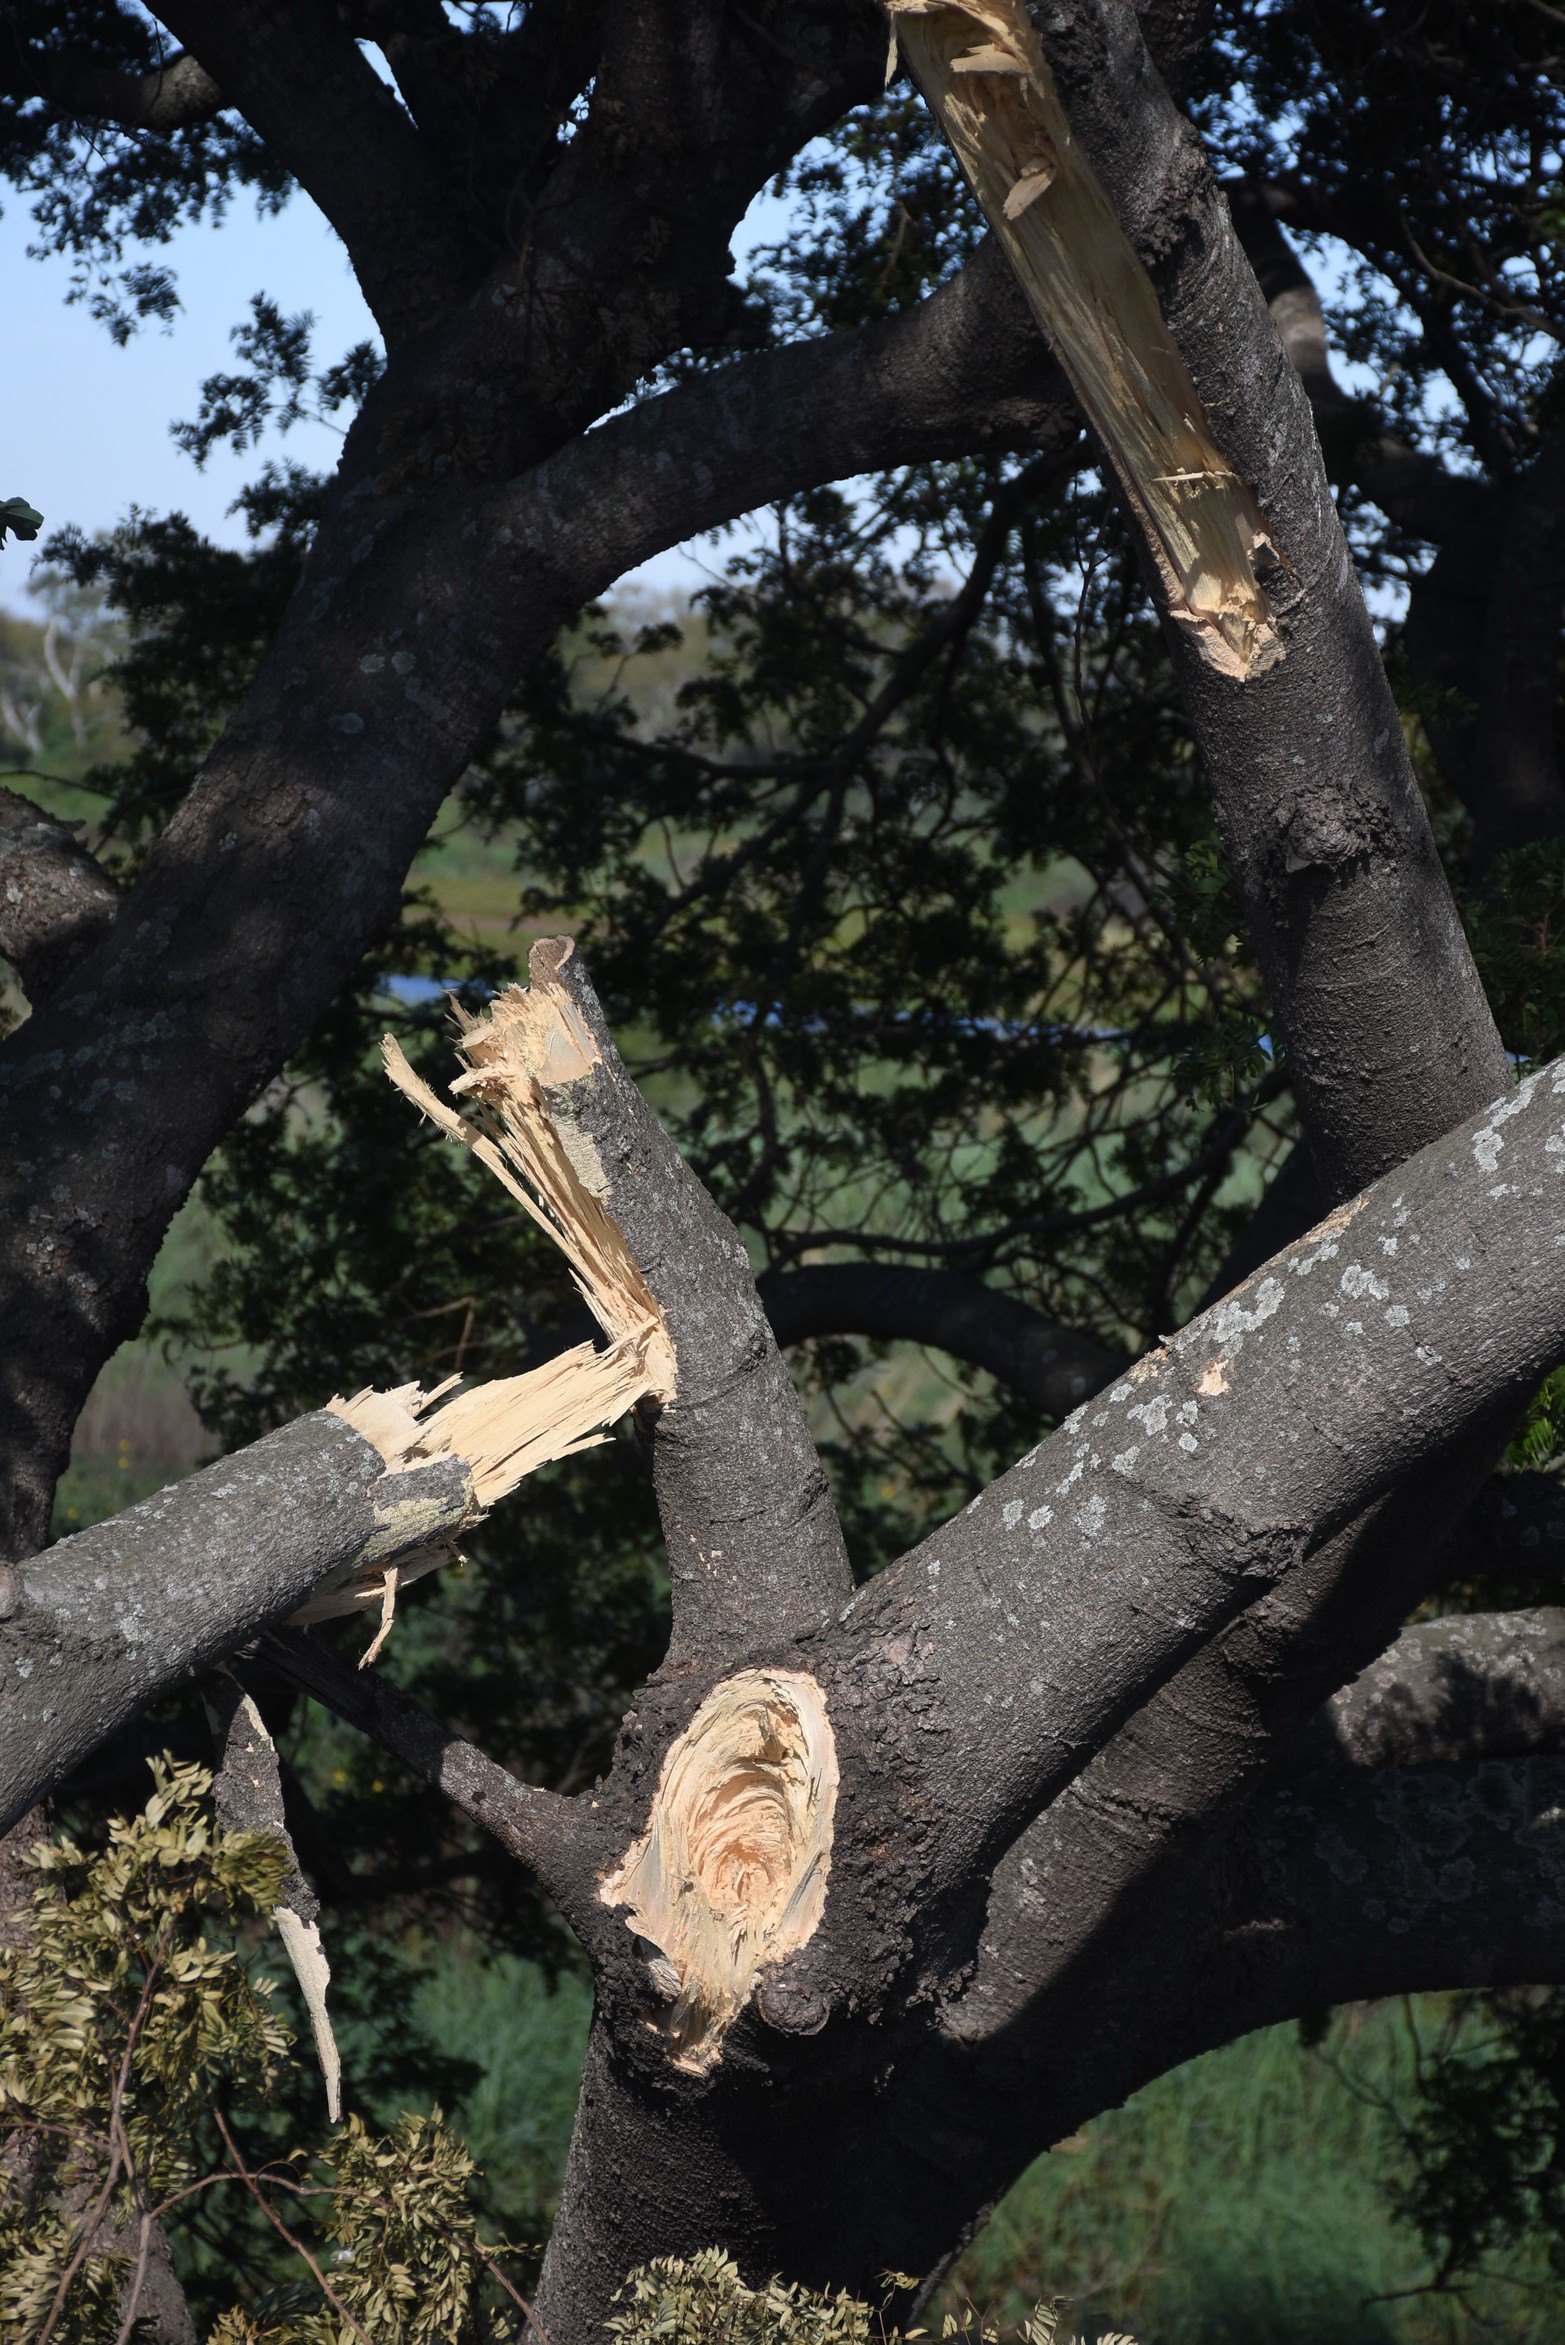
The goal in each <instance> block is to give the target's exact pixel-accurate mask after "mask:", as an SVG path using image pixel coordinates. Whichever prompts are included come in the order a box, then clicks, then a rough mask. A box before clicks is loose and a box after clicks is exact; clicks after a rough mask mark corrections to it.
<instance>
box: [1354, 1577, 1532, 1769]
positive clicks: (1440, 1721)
mask: <svg viewBox="0 0 1565 2345" xmlns="http://www.w3.org/2000/svg"><path fill="white" fill-rule="evenodd" d="M1321 1731H1322V1735H1323V1737H1325V1738H1329V1745H1330V1749H1331V1750H1332V1751H1334V1752H1335V1753H1336V1754H1337V1755H1338V1756H1339V1757H1341V1758H1342V1759H1345V1760H1348V1761H1349V1762H1351V1764H1352V1765H1354V1766H1355V1767H1409V1766H1430V1765H1434V1764H1437V1763H1439V1764H1448V1763H1452V1762H1456V1761H1463V1760H1467V1759H1473V1758H1486V1759H1488V1758H1498V1759H1509V1758H1527V1757H1531V1756H1532V1755H1534V1754H1540V1755H1547V1754H1550V1753H1553V1752H1558V1751H1559V1750H1561V1749H1562V1748H1565V1611H1560V1610H1557V1609H1555V1608H1553V1607H1550V1608H1548V1609H1545V1610H1541V1611H1537V1612H1469V1613H1458V1614H1457V1615H1455V1617H1453V1618H1452V1619H1449V1620H1430V1621H1423V1622H1420V1623H1419V1624H1418V1625H1417V1626H1416V1627H1413V1628H1410V1629H1405V1630H1404V1631H1403V1633H1402V1635H1401V1636H1400V1637H1398V1639H1397V1641H1396V1643H1395V1644H1394V1645H1393V1646H1392V1647H1391V1649H1390V1651H1389V1652H1387V1653H1385V1654H1383V1655H1382V1657H1381V1659H1380V1660H1378V1661H1377V1662H1375V1663H1374V1664H1373V1666H1372V1667H1371V1668H1369V1669H1366V1670H1365V1671H1364V1673H1363V1675H1362V1676H1361V1677H1357V1678H1355V1679H1354V1681H1353V1683H1352V1685H1350V1686H1344V1688H1343V1689H1342V1691H1341V1693H1340V1694H1336V1695H1334V1696H1333V1698H1332V1700H1331V1701H1330V1702H1328V1703H1327V1705H1326V1709H1325V1711H1324V1713H1323V1715H1322V1721H1321Z"/></svg>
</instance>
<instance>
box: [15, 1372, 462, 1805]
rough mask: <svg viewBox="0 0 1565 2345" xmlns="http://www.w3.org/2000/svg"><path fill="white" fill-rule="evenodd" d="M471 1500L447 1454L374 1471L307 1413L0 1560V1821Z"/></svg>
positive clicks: (367, 1447) (352, 1440)
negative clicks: (111, 1739)
mask: <svg viewBox="0 0 1565 2345" xmlns="http://www.w3.org/2000/svg"><path fill="white" fill-rule="evenodd" d="M472 1504H473V1494H472V1477H471V1475H470V1474H469V1473H468V1470H467V1468H466V1466H465V1465H464V1464H463V1463H462V1462H461V1460H460V1459H454V1458H451V1459H441V1460H439V1461H438V1462H436V1463H434V1464H432V1465H427V1466H419V1467H415V1468H413V1469H411V1470H410V1471H408V1472H405V1473H400V1474H395V1475H388V1474H387V1473H386V1471H385V1468H384V1465H383V1464H382V1461H381V1458H380V1456H379V1454H378V1452H377V1451H376V1450H375V1449H374V1448H373V1447H372V1446H371V1444H370V1443H369V1442H368V1441H366V1440H365V1438H364V1436H363V1435H362V1434H360V1433H356V1432H354V1430H353V1429H352V1427H351V1426H348V1425H345V1424H344V1423H343V1422H342V1420H341V1419H340V1418H337V1417H333V1416H328V1415H325V1414H321V1415H318V1416H313V1417H301V1418H299V1419H298V1420H297V1422H296V1423H294V1424H292V1425H285V1426H283V1427H282V1428H281V1430H280V1431H278V1432H276V1433H268V1434H267V1435H266V1436H265V1437H264V1438H263V1439H262V1440H260V1441H258V1442H256V1443H255V1444H254V1446H253V1447H252V1448H250V1449H246V1450H241V1451H239V1452H238V1453H237V1454H236V1455H235V1456H233V1457H227V1458H223V1459H221V1460H220V1461H219V1462H218V1463H217V1464H216V1465H214V1466H208V1467H207V1468H206V1469H205V1471H204V1472H202V1473H199V1474H193V1475H192V1476H191V1477H190V1479H189V1480H188V1481H184V1482H176V1483H173V1484H172V1485H171V1486H170V1487H169V1488H168V1489H166V1490H161V1491H159V1492H158V1494H157V1495H156V1497H153V1498H146V1499H143V1500H142V1502H141V1504H140V1505H139V1506H133V1507H129V1508H127V1509H126V1511H125V1512H124V1513H123V1514H119V1515H114V1516H111V1518H110V1519H109V1520H108V1521H107V1522H103V1523H98V1524H95V1525H94V1526H93V1528H92V1529H90V1530H86V1531H79V1532H77V1534H76V1535H75V1537H74V1538H70V1539H62V1540H61V1541H60V1542H59V1544H58V1545H57V1546H54V1547H51V1548H49V1549H48V1550H47V1552H46V1553H44V1554H43V1555H39V1556H36V1557H34V1558H33V1560H32V1561H31V1562H30V1563H23V1564H20V1565H16V1566H13V1567H11V1568H10V1569H9V1571H8V1572H7V1575H6V1578H7V1591H6V1602H5V1607H4V1618H3V1619H0V1684H3V1686H4V1688H5V1693H4V1701H3V1706H0V1825H9V1824H10V1823H12V1822H14V1820H15V1819H16V1818H17V1817H18V1816H19V1815H21V1814H22V1813H23V1812H24V1810H26V1809H27V1808H29V1807H30V1806H31V1805H32V1803H33V1801H34V1800H35V1799H37V1798H38V1797H39V1796H40V1795H41V1794H42V1793H43V1792H44V1791H46V1790H47V1789H49V1788H51V1787H52V1786H54V1785H56V1784H58V1783H59V1782H61V1781H62V1780H63V1778H64V1776H65V1775H67V1774H68V1773H69V1771H70V1769H71V1768H72V1767H73V1766H74V1765H75V1764H76V1763H77V1761H78V1760H80V1759H83V1758H85V1757H86V1756H87V1754H88V1753H89V1752H90V1751H92V1750H94V1749H96V1748H97V1746H98V1744H99V1743H101V1742H103V1741H105V1740H106V1739H107V1737H108V1736H109V1735H111V1734H112V1733H114V1731H115V1730H116V1728H117V1727H119V1726H122V1725H123V1724H124V1723H125V1722H126V1721H127V1720H128V1719H131V1718H133V1717H134V1716H135V1715H136V1713H137V1712H138V1711H139V1710H142V1709H144V1708H145V1707H146V1705H147V1703H148V1702H150V1701H153V1700H155V1699H156V1697H157V1696H158V1695H159V1694H161V1693H166V1692H167V1691H168V1690H169V1689H170V1688H171V1687H173V1686H176V1685H179V1684H182V1683H183V1682H184V1680H185V1679H186V1678H188V1677H190V1676H192V1675H194V1674H196V1673H197V1672H199V1671H200V1670H202V1669H206V1668H209V1667H210V1666H211V1664H212V1663H213V1662H214V1661H218V1660H221V1659H222V1657H223V1656H224V1655H225V1654H227V1653H231V1652H232V1651H233V1650H234V1647H235V1646H236V1645H237V1644H239V1643H241V1642H243V1641H244V1639H245V1638H247V1637H249V1636H253V1635H254V1634H255V1632H256V1630H257V1629H260V1628H264V1627H265V1626H266V1625H267V1624H268V1623H269V1622H271V1621H275V1620H283V1619H286V1618H287V1616H288V1614H289V1613H290V1612H293V1611H295V1610H297V1608H298V1607H299V1606H300V1605H301V1604H302V1603H304V1601H305V1600H306V1598H307V1597H309V1596H311V1595H314V1594H315V1593H316V1592H317V1591H318V1590H320V1589H322V1588H324V1587H326V1586H329V1585H330V1584H332V1583H333V1582H334V1581H336V1580H338V1579H343V1578H346V1577H347V1575H348V1574H349V1572H350V1571H352V1570H353V1569H354V1568H355V1567H356V1566H358V1565H361V1564H363V1563H365V1562H368V1561H369V1560H371V1558H374V1559H376V1560H384V1561H388V1562H389V1561H392V1560H394V1559H395V1557H396V1556H397V1555H398V1554H399V1553H406V1552H407V1551H409V1550H410V1549H414V1548H418V1547H422V1546H425V1545H427V1544H428V1543H430V1542H431V1541H434V1540H438V1539H440V1538H441V1537H443V1536H445V1537H451V1536H454V1535H455V1534H456V1532H457V1531H458V1530H460V1528H461V1526H462V1524H463V1523H464V1522H465V1521H466V1520H467V1519H468V1517H469V1515H470V1514H471V1512H472Z"/></svg>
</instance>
